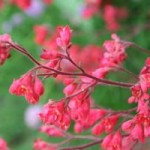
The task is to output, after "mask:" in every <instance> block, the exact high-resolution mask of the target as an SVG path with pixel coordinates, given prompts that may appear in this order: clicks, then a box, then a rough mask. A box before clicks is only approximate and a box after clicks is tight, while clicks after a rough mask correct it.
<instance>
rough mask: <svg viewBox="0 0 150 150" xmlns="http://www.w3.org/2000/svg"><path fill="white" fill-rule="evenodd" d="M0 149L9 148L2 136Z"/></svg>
mask: <svg viewBox="0 0 150 150" xmlns="http://www.w3.org/2000/svg"><path fill="white" fill-rule="evenodd" d="M0 150H9V148H8V146H7V143H6V141H5V140H4V139H2V138H0Z"/></svg>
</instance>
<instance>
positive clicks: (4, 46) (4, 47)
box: [0, 34, 12, 64]
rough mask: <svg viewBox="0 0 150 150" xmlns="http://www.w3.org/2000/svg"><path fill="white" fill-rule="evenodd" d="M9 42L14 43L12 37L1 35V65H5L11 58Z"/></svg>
mask: <svg viewBox="0 0 150 150" xmlns="http://www.w3.org/2000/svg"><path fill="white" fill-rule="evenodd" d="M7 42H12V40H11V37H10V35H8V34H3V35H0V64H3V63H4V62H5V60H6V59H7V58H9V56H10V50H11V47H10V46H9V45H8V43H7Z"/></svg>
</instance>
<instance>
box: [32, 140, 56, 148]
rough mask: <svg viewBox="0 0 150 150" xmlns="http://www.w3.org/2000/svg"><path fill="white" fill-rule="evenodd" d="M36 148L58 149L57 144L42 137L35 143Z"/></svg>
mask: <svg viewBox="0 0 150 150" xmlns="http://www.w3.org/2000/svg"><path fill="white" fill-rule="evenodd" d="M33 149H34V150H56V146H55V145H54V144H50V143H47V142H45V141H43V140H42V139H37V140H36V141H35V142H34V145H33Z"/></svg>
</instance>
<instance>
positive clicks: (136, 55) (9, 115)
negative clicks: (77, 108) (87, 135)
mask: <svg viewBox="0 0 150 150" xmlns="http://www.w3.org/2000/svg"><path fill="white" fill-rule="evenodd" d="M1 1H2V0H1ZM20 1H21V0H20ZM22 1H24V0H22ZM32 1H34V2H32V5H31V6H30V7H29V8H26V9H21V8H19V7H18V6H17V5H13V4H10V2H9V0H8V1H5V0H4V5H3V6H2V7H1V8H0V34H3V33H8V34H10V35H11V36H12V39H13V40H14V41H15V42H17V43H19V44H20V45H22V46H23V47H25V48H26V49H28V50H29V51H30V52H31V53H32V54H33V55H34V56H35V57H37V58H38V55H39V54H40V53H41V50H42V47H40V46H38V45H37V44H36V43H35V41H34V37H35V35H34V31H33V28H34V26H35V25H41V24H44V25H47V26H49V28H50V30H52V31H53V30H54V29H55V28H56V27H57V26H59V25H70V26H71V28H72V29H73V39H72V42H73V43H75V44H79V45H81V46H85V45H88V44H97V45H102V44H103V42H104V41H105V40H108V39H110V35H111V33H114V32H115V33H117V34H118V35H119V36H120V37H121V38H122V39H123V40H126V41H132V42H135V43H137V44H138V45H140V46H142V47H144V48H146V49H149V50H150V1H149V0H144V1H143V0H128V1H124V0H111V3H112V4H113V5H114V6H115V7H119V8H120V7H124V8H125V9H126V11H127V16H126V17H125V18H122V19H120V20H119V25H120V28H118V29H115V30H110V29H108V28H107V26H106V22H105V21H104V18H103V15H102V11H101V10H100V11H99V13H96V14H94V15H93V16H91V17H89V18H83V15H82V13H83V10H84V8H85V7H86V2H85V1H84V0H53V2H52V3H51V4H49V5H48V4H45V3H43V1H42V0H32ZM0 3H2V2H0ZM33 3H34V4H33ZM100 9H103V8H100ZM91 53H92V52H91ZM127 53H128V59H127V60H126V61H125V63H124V66H125V67H126V68H128V69H129V70H131V71H132V72H134V73H136V74H138V73H139V71H140V68H141V67H142V66H143V65H144V60H145V58H146V57H148V55H147V54H144V53H141V52H139V51H138V50H136V49H134V48H129V49H128V50H127ZM92 63H93V62H91V65H92ZM32 66H33V64H32V63H31V62H30V61H29V60H28V59H27V58H26V57H24V56H23V55H20V54H19V53H16V52H15V51H14V52H12V54H11V58H10V59H9V60H8V61H6V63H5V64H4V65H3V66H0V136H1V137H3V138H4V139H5V140H6V141H7V142H8V144H9V147H10V149H12V150H30V149H32V145H33V141H34V140H35V139H36V138H37V137H43V138H44V139H46V140H48V141H50V142H53V141H57V140H58V139H53V138H48V137H47V136H46V135H44V134H42V133H39V132H37V130H38V129H37V128H36V127H35V126H34V124H36V123H37V122H33V118H34V117H32V114H33V113H35V112H37V111H38V110H39V109H40V107H41V105H42V104H44V103H45V102H47V101H48V99H50V98H52V99H59V98H61V97H62V96H63V94H62V89H63V86H62V85H61V84H59V83H55V82H54V81H53V80H52V79H48V80H45V81H44V83H45V86H46V92H45V94H44V96H42V98H41V100H40V103H39V104H38V105H37V106H33V107H32V106H30V105H29V104H27V102H26V101H25V99H24V98H23V97H16V96H12V95H10V94H9V92H8V89H9V86H10V84H11V83H12V81H13V79H15V78H19V77H20V76H21V75H22V74H24V73H25V72H26V71H28V70H29V69H30V68H31V67H32ZM109 78H110V79H113V80H118V81H132V80H133V79H132V78H131V77H130V76H128V75H126V74H124V73H112V74H110V75H109ZM129 96H130V92H129V91H128V90H126V89H121V88H115V87H106V86H104V87H103V86H102V87H97V88H96V90H95V92H94V93H93V98H94V99H95V101H96V102H97V103H98V104H100V105H102V106H103V107H106V108H112V109H118V110H120V109H128V108H130V107H132V105H129V104H128V103H127V99H128V97H129ZM29 116H30V118H29ZM31 122H32V124H31ZM71 130H73V129H71ZM77 143H78V144H80V143H81V144H82V143H83V141H78V142H77ZM74 144H75V143H74ZM98 147H99V146H98ZM93 148H94V147H93ZM95 149H97V147H95Z"/></svg>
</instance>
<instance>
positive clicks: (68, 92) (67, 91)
mask: <svg viewBox="0 0 150 150" xmlns="http://www.w3.org/2000/svg"><path fill="white" fill-rule="evenodd" d="M76 87H77V84H75V83H72V84H69V85H67V86H66V87H65V88H64V90H63V92H64V94H65V96H69V95H71V94H73V93H74V92H75V89H76Z"/></svg>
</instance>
